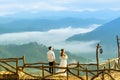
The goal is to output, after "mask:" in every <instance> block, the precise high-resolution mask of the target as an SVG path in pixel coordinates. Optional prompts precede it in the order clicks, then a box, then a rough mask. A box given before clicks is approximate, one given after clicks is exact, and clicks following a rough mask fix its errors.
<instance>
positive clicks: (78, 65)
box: [77, 62, 80, 76]
mask: <svg viewBox="0 0 120 80" xmlns="http://www.w3.org/2000/svg"><path fill="white" fill-rule="evenodd" d="M77 67H78V76H79V75H80V71H79V69H80V64H79V62H78V63H77Z"/></svg>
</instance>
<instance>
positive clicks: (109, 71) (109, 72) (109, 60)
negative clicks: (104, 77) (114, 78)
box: [108, 59, 111, 73]
mask: <svg viewBox="0 0 120 80" xmlns="http://www.w3.org/2000/svg"><path fill="white" fill-rule="evenodd" d="M108 68H109V69H108V72H109V73H110V69H111V68H110V59H108Z"/></svg>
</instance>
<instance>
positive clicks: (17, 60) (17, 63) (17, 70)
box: [16, 59, 18, 74]
mask: <svg viewBox="0 0 120 80" xmlns="http://www.w3.org/2000/svg"><path fill="white" fill-rule="evenodd" d="M16 74H18V59H17V61H16Z"/></svg>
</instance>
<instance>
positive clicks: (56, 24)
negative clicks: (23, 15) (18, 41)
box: [0, 17, 105, 34]
mask: <svg viewBox="0 0 120 80" xmlns="http://www.w3.org/2000/svg"><path fill="white" fill-rule="evenodd" d="M2 19H3V18H2ZM8 19H9V18H8ZM5 20H6V22H5ZM5 20H4V22H2V23H0V33H1V34H2V33H13V32H26V31H48V30H50V29H58V28H65V27H68V26H71V27H86V26H87V27H88V25H92V24H103V23H105V21H104V20H100V19H92V18H90V19H80V18H71V17H68V18H62V19H20V20H13V19H11V21H7V19H5Z"/></svg>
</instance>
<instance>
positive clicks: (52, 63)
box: [51, 62, 54, 74]
mask: <svg viewBox="0 0 120 80" xmlns="http://www.w3.org/2000/svg"><path fill="white" fill-rule="evenodd" d="M53 65H54V62H51V66H52V68H51V70H52V72H51V73H52V74H53Z"/></svg>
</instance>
